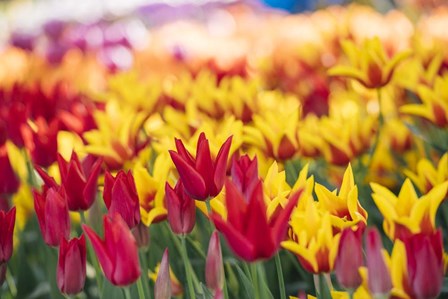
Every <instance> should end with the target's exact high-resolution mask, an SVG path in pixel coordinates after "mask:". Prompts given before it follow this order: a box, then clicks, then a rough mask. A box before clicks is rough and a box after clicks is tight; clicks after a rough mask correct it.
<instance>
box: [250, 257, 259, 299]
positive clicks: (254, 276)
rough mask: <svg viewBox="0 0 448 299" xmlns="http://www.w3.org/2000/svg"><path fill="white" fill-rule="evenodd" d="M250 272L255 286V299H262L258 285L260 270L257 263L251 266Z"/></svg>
mask: <svg viewBox="0 0 448 299" xmlns="http://www.w3.org/2000/svg"><path fill="white" fill-rule="evenodd" d="M250 272H251V276H252V283H253V285H254V292H255V299H261V297H260V287H259V284H258V269H257V264H256V263H251V264H250Z"/></svg>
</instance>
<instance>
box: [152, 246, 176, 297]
mask: <svg viewBox="0 0 448 299" xmlns="http://www.w3.org/2000/svg"><path fill="white" fill-rule="evenodd" d="M171 295H172V292H171V278H170V264H169V261H168V248H167V249H165V252H164V253H163V257H162V262H161V263H160V268H159V272H158V273H157V279H156V283H155V285H154V298H155V299H170V298H171Z"/></svg>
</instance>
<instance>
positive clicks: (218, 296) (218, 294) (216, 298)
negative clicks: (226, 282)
mask: <svg viewBox="0 0 448 299" xmlns="http://www.w3.org/2000/svg"><path fill="white" fill-rule="evenodd" d="M213 299H224V293H223V292H222V290H221V289H217V290H216V292H215V296H214V297H213Z"/></svg>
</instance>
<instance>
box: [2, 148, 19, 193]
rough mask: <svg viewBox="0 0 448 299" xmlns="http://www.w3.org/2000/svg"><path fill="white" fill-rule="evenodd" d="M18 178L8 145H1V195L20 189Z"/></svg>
mask: <svg viewBox="0 0 448 299" xmlns="http://www.w3.org/2000/svg"><path fill="white" fill-rule="evenodd" d="M19 184H20V181H19V180H18V178H17V176H16V174H15V173H14V170H13V169H12V167H11V163H10V161H9V157H8V152H7V151H6V146H2V147H0V195H2V194H13V193H15V192H16V191H17V190H18V189H19Z"/></svg>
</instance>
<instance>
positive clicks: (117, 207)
mask: <svg viewBox="0 0 448 299" xmlns="http://www.w3.org/2000/svg"><path fill="white" fill-rule="evenodd" d="M103 198H104V203H105V204H106V207H107V209H108V210H109V214H111V215H113V214H114V213H118V214H120V215H121V217H122V218H123V220H124V221H125V222H126V223H127V224H128V226H129V227H130V228H133V227H135V226H136V225H137V224H138V223H139V222H140V204H139V201H138V195H137V190H136V188H135V182H134V177H133V176H132V173H131V172H130V171H129V172H128V173H126V172H124V171H123V170H120V171H119V172H118V173H117V175H116V177H113V176H112V175H111V174H110V173H109V172H106V176H105V178H104V192H103Z"/></svg>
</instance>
